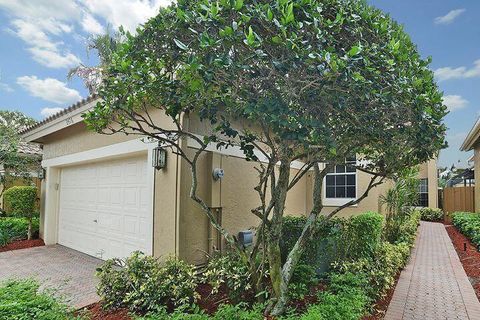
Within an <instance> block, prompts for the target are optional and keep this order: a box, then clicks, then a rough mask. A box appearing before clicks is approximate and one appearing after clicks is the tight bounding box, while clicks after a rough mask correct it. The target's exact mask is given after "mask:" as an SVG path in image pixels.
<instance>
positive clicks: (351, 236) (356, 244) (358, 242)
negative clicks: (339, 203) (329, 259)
mask: <svg viewBox="0 0 480 320" xmlns="http://www.w3.org/2000/svg"><path fill="white" fill-rule="evenodd" d="M382 226H383V216H382V215H380V214H378V213H375V212H366V213H362V214H360V215H357V216H353V217H351V218H350V219H348V220H346V221H344V223H343V229H342V230H341V232H340V234H339V235H338V240H337V242H338V244H337V246H336V249H337V257H336V260H337V261H349V260H356V259H361V258H372V257H373V256H374V255H375V252H376V250H377V247H378V245H379V244H380V238H381V236H382Z"/></svg>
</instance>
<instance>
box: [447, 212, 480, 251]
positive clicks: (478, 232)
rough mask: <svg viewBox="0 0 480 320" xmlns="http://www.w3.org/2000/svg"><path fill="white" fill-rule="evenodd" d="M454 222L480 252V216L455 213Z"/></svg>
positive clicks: (468, 213) (453, 215)
mask: <svg viewBox="0 0 480 320" xmlns="http://www.w3.org/2000/svg"><path fill="white" fill-rule="evenodd" d="M452 222H453V225H454V226H455V227H456V228H457V229H458V230H460V232H461V233H462V234H464V235H465V236H466V237H467V238H469V239H470V241H472V243H474V244H475V245H476V246H477V248H478V249H479V250H480V214H478V213H470V212H454V213H453V214H452Z"/></svg>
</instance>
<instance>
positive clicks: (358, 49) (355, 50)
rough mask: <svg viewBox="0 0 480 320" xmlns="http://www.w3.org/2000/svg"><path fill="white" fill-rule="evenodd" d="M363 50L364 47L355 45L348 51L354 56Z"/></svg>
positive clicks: (350, 55) (349, 54)
mask: <svg viewBox="0 0 480 320" xmlns="http://www.w3.org/2000/svg"><path fill="white" fill-rule="evenodd" d="M361 51H362V48H361V47H360V46H353V47H352V48H351V49H350V50H349V51H348V56H349V57H353V56H356V55H357V54H359V53H360V52H361Z"/></svg>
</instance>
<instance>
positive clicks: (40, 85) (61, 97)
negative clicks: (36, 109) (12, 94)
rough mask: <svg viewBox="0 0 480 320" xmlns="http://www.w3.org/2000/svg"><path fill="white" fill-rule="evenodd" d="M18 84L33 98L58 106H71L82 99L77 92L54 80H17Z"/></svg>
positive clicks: (22, 78) (34, 78) (24, 78)
mask: <svg viewBox="0 0 480 320" xmlns="http://www.w3.org/2000/svg"><path fill="white" fill-rule="evenodd" d="M17 83H18V84H19V85H20V86H22V87H23V88H24V89H25V90H27V91H28V92H29V93H30V94H31V95H32V96H34V97H39V98H42V99H43V100H46V101H50V102H54V103H57V104H70V103H73V102H76V101H78V100H80V99H81V96H80V94H79V93H78V91H77V90H74V89H71V88H68V87H67V85H66V83H64V82H61V81H58V80H57V79H53V78H46V79H38V78H37V77H36V76H23V77H19V78H17Z"/></svg>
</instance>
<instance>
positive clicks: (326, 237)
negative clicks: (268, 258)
mask: <svg viewBox="0 0 480 320" xmlns="http://www.w3.org/2000/svg"><path fill="white" fill-rule="evenodd" d="M306 221H307V218H306V217H292V216H287V217H284V218H283V227H282V228H283V229H282V238H281V239H280V251H281V255H282V261H283V262H285V260H286V259H287V255H288V253H289V252H290V250H292V248H293V246H294V245H295V242H296V241H297V239H298V238H299V237H300V235H301V234H302V230H303V227H304V226H305V223H306ZM340 221H341V220H340V219H332V220H329V221H327V220H325V219H322V218H321V219H319V221H318V222H317V223H318V226H317V228H318V232H317V233H316V234H315V235H314V236H313V239H316V241H313V242H311V244H310V245H309V246H308V248H307V249H306V250H305V252H304V253H303V254H302V257H301V260H300V263H301V264H305V265H310V266H313V267H314V268H315V269H317V270H320V271H322V272H323V271H327V270H328V267H329V265H330V263H331V261H332V259H333V253H334V251H335V250H334V246H335V243H334V237H333V234H335V233H336V230H337V229H338V228H339V227H340Z"/></svg>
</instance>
